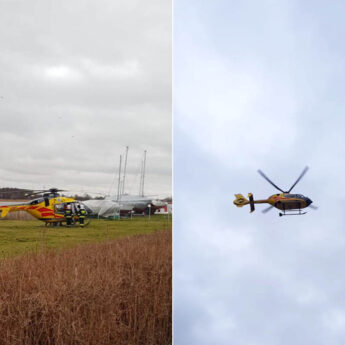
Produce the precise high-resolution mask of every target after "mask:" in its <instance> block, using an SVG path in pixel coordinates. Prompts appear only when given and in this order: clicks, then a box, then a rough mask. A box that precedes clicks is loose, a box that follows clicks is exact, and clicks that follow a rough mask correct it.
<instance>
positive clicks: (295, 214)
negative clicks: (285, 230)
mask: <svg viewBox="0 0 345 345" xmlns="http://www.w3.org/2000/svg"><path fill="white" fill-rule="evenodd" d="M292 212H294V211H292ZM306 213H307V212H302V211H301V210H299V211H298V213H289V212H288V213H286V210H284V213H281V212H279V217H282V216H301V215H303V214H306Z"/></svg>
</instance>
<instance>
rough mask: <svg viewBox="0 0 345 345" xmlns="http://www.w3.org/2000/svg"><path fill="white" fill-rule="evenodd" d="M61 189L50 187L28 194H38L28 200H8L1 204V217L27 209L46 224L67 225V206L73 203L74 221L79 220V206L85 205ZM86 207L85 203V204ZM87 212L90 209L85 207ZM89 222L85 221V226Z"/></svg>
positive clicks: (26, 210)
mask: <svg viewBox="0 0 345 345" xmlns="http://www.w3.org/2000/svg"><path fill="white" fill-rule="evenodd" d="M59 192H63V190H61V189H57V188H50V189H48V190H37V191H33V192H32V193H29V194H26V195H27V196H38V195H41V196H40V197H38V198H35V199H33V200H30V201H27V202H25V201H24V202H6V205H2V206H0V212H1V218H4V217H6V215H7V214H8V213H9V212H17V211H25V212H28V213H29V214H31V215H32V216H33V217H35V218H37V219H38V220H41V221H43V222H45V225H46V226H63V225H65V222H66V218H65V207H66V206H67V204H70V205H71V208H72V214H73V215H74V216H73V219H74V222H76V221H77V219H78V216H77V211H78V207H79V206H81V205H83V204H82V203H81V202H80V201H77V200H75V199H73V198H68V197H64V196H61V195H60V194H59ZM83 206H84V207H85V205H83ZM85 208H86V210H87V212H88V213H89V210H88V208H87V207H85ZM88 224H89V223H88V222H87V223H85V226H86V225H88Z"/></svg>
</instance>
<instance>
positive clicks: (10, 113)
mask: <svg viewBox="0 0 345 345" xmlns="http://www.w3.org/2000/svg"><path fill="white" fill-rule="evenodd" d="M171 13H172V11H171V2H170V1H158V0H147V1H145V2H142V1H139V0H128V1H120V2H119V1H117V2H116V1H108V0H101V1H91V0H86V1H80V0H76V1H67V0H62V1H51V0H49V1H46V0H30V1H20V0H17V1H16V0H14V1H4V0H0V46H1V50H0V119H1V126H0V135H1V141H2V145H1V146H2V149H1V150H0V162H1V167H0V186H1V187H25V188H42V187H43V186H45V187H46V188H49V187H58V188H64V189H65V188H67V189H73V190H85V191H96V192H97V191H98V192H107V191H108V190H109V187H110V184H111V183H112V181H113V176H114V173H115V172H116V169H117V166H118V161H119V155H120V154H121V153H124V151H125V146H126V145H129V147H130V149H129V160H128V169H127V171H128V176H127V179H126V181H127V182H128V183H127V184H126V186H127V188H126V191H127V192H132V193H137V192H138V189H139V179H140V177H139V169H140V160H141V159H142V156H143V151H144V150H145V149H147V151H148V152H147V164H146V167H147V174H146V180H145V186H146V188H145V191H146V192H147V193H148V194H150V193H163V194H164V193H166V194H171V169H172V167H171V15H172V14H171Z"/></svg>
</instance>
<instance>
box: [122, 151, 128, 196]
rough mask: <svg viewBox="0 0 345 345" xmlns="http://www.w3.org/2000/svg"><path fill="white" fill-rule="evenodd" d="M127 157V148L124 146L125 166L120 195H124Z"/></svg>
mask: <svg viewBox="0 0 345 345" xmlns="http://www.w3.org/2000/svg"><path fill="white" fill-rule="evenodd" d="M127 156H128V146H126V155H125V166H124V169H123V179H122V191H121V194H122V195H123V194H125V181H126V170H127Z"/></svg>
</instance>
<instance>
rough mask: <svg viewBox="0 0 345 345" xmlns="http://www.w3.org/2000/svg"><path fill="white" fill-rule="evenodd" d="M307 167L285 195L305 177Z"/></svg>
mask: <svg viewBox="0 0 345 345" xmlns="http://www.w3.org/2000/svg"><path fill="white" fill-rule="evenodd" d="M308 169H309V167H307V166H306V167H305V168H304V169H303V171H302V173H301V175H299V177H298V179H297V180H296V182H295V183H294V184H293V185H292V187H291V188H290V189H289V190H288V191H287V193H290V192H291V190H292V188H293V187H295V186H296V184H297V183H298V182H299V181H300V180H301V178H302V177H303V176H304V175H305V173H306V172H307V171H308Z"/></svg>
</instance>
